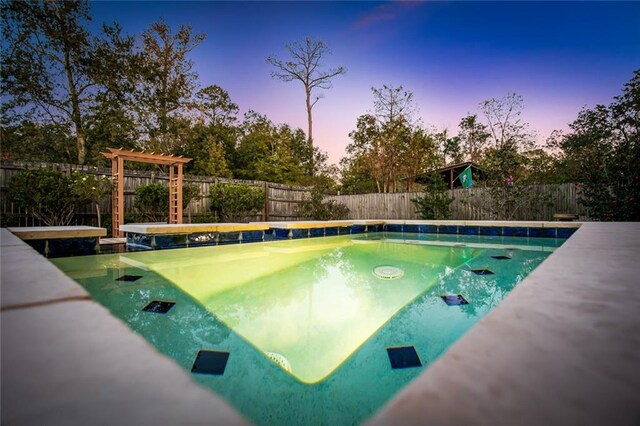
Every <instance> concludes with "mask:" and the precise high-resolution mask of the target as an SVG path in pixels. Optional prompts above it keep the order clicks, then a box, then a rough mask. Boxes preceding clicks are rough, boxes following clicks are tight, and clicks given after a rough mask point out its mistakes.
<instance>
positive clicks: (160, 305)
mask: <svg viewBox="0 0 640 426" xmlns="http://www.w3.org/2000/svg"><path fill="white" fill-rule="evenodd" d="M175 304H176V302H165V301H161V300H154V301H152V302H150V303H149V304H148V305H147V306H145V307H144V308H143V309H142V310H143V311H145V312H152V313H154V314H166V313H167V312H169V311H170V310H171V308H173V306H174V305H175Z"/></svg>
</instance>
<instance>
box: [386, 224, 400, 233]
mask: <svg viewBox="0 0 640 426" xmlns="http://www.w3.org/2000/svg"><path fill="white" fill-rule="evenodd" d="M384 230H385V231H387V232H402V225H398V224H395V223H389V224H386V225H385V226H384Z"/></svg>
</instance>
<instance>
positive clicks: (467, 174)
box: [458, 166, 473, 188]
mask: <svg viewBox="0 0 640 426" xmlns="http://www.w3.org/2000/svg"><path fill="white" fill-rule="evenodd" d="M458 179H460V183H461V184H462V187H463V188H471V187H472V186H473V179H472V178H471V166H468V167H467V168H466V169H464V170H463V171H462V173H460V174H459V175H458Z"/></svg>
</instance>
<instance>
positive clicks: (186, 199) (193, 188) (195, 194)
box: [182, 182, 202, 209]
mask: <svg viewBox="0 0 640 426" xmlns="http://www.w3.org/2000/svg"><path fill="white" fill-rule="evenodd" d="M201 199H202V192H200V185H199V184H197V183H196V182H184V183H183V184H182V208H183V209H187V208H188V207H189V203H191V201H198V200H201Z"/></svg>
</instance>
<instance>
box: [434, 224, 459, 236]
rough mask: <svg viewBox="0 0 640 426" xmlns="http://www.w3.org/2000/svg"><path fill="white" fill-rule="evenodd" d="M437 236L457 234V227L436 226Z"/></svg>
mask: <svg viewBox="0 0 640 426" xmlns="http://www.w3.org/2000/svg"><path fill="white" fill-rule="evenodd" d="M438 233H439V234H457V233H458V226H457V225H440V226H438Z"/></svg>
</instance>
